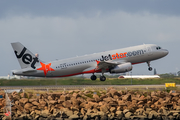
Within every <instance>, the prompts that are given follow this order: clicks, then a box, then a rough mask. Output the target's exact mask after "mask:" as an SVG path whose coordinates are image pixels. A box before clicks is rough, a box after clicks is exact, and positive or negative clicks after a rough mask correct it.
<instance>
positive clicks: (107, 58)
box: [100, 50, 144, 61]
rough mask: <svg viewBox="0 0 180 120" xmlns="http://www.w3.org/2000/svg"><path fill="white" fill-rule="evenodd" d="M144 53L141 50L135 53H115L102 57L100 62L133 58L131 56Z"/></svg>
mask: <svg viewBox="0 0 180 120" xmlns="http://www.w3.org/2000/svg"><path fill="white" fill-rule="evenodd" d="M143 54H144V51H143V50H137V51H132V52H124V53H116V54H113V55H111V54H109V55H107V56H104V55H102V56H101V57H102V58H101V59H100V60H101V61H108V60H116V59H120V58H126V57H133V56H139V55H143Z"/></svg>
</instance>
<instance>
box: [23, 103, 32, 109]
mask: <svg viewBox="0 0 180 120" xmlns="http://www.w3.org/2000/svg"><path fill="white" fill-rule="evenodd" d="M32 106H33V105H32V104H31V103H26V104H25V105H24V108H25V109H31V107H32Z"/></svg>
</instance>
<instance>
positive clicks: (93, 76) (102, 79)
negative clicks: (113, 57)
mask: <svg viewBox="0 0 180 120" xmlns="http://www.w3.org/2000/svg"><path fill="white" fill-rule="evenodd" d="M96 79H97V77H96V76H95V75H94V74H93V75H92V76H91V80H96ZM105 80H106V77H105V76H104V75H103V74H102V76H100V81H105Z"/></svg>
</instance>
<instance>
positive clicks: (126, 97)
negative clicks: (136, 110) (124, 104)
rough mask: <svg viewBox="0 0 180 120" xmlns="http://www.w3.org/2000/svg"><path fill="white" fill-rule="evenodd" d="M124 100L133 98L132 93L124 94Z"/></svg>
mask: <svg viewBox="0 0 180 120" xmlns="http://www.w3.org/2000/svg"><path fill="white" fill-rule="evenodd" d="M122 100H124V101H130V100H131V94H127V95H124V96H123V97H122Z"/></svg>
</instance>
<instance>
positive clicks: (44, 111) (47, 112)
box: [41, 110, 50, 118]
mask: <svg viewBox="0 0 180 120" xmlns="http://www.w3.org/2000/svg"><path fill="white" fill-rule="evenodd" d="M49 114H50V113H49V110H43V111H41V116H43V117H45V118H46V117H48V115H49Z"/></svg>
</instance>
